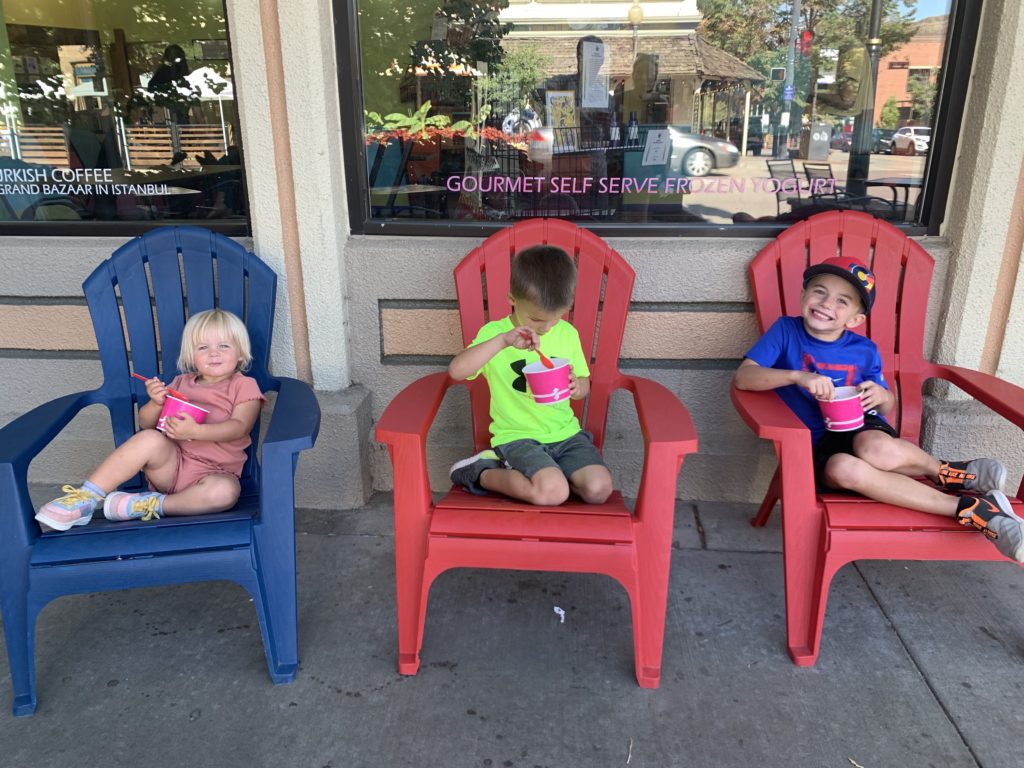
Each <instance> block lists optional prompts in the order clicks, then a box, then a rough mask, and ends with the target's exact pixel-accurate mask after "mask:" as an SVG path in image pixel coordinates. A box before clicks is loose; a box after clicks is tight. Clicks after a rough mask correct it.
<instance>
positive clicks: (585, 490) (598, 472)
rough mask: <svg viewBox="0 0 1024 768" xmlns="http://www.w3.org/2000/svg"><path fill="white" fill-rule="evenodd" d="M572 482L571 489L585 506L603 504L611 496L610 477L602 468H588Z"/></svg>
mask: <svg viewBox="0 0 1024 768" xmlns="http://www.w3.org/2000/svg"><path fill="white" fill-rule="evenodd" d="M588 469H589V470H592V471H584V472H583V473H582V474H581V475H579V477H578V478H574V480H573V489H574V490H575V491H576V493H577V494H578V495H579V497H580V498H581V499H583V501H585V502H586V503H587V504H604V503H605V502H606V501H608V497H609V496H611V495H612V476H611V474H609V472H608V470H607V469H605V468H604V467H592V468H588Z"/></svg>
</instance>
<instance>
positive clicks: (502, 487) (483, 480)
mask: <svg viewBox="0 0 1024 768" xmlns="http://www.w3.org/2000/svg"><path fill="white" fill-rule="evenodd" d="M479 482H480V485H482V486H483V487H484V488H486V489H487V490H489V491H496V492H497V493H503V494H505V495H506V496H511V497H512V498H513V499H519V500H521V501H528V502H530V503H531V504H537V505H539V506H544V507H553V506H557V505H558V504H561V503H562V502H563V501H565V500H566V499H568V498H569V482H568V481H567V480H566V479H565V475H563V474H562V470H560V469H559V468H558V467H545V468H544V469H541V470H538V471H537V472H535V473H534V475H533V477H527V476H526V475H524V474H523V473H522V472H520V471H519V470H518V469H485V470H484V471H483V473H481V475H480V480H479Z"/></svg>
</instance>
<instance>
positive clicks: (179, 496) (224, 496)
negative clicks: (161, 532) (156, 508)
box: [163, 475, 242, 515]
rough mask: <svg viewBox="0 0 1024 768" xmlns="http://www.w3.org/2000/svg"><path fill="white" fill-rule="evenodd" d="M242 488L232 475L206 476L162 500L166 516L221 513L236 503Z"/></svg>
mask: <svg viewBox="0 0 1024 768" xmlns="http://www.w3.org/2000/svg"><path fill="white" fill-rule="evenodd" d="M241 491H242V486H241V485H240V484H239V482H238V478H236V477H235V476H234V475H206V476H205V477H203V478H200V480H199V481H198V482H196V483H194V484H192V485H190V486H189V487H188V488H185V489H184V490H182V491H179V492H178V493H172V494H169V495H168V496H167V498H165V499H164V506H163V511H164V514H167V515H201V514H204V513H206V512H223V511H224V510H226V509H231V507H233V506H234V505H235V502H236V501H238V494H239V493H241Z"/></svg>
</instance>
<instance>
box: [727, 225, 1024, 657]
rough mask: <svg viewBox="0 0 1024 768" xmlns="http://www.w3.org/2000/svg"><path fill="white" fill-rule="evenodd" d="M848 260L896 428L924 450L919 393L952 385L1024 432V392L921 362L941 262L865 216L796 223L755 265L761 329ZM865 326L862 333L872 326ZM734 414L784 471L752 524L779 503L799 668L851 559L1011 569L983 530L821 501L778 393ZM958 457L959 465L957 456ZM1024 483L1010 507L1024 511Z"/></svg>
mask: <svg viewBox="0 0 1024 768" xmlns="http://www.w3.org/2000/svg"><path fill="white" fill-rule="evenodd" d="M837 253H841V254H842V255H843V256H852V257H854V258H856V259H858V260H860V261H861V262H862V263H864V264H867V265H869V266H870V267H871V269H872V271H874V273H875V277H876V279H877V282H876V285H877V294H876V298H875V305H874V307H873V308H872V310H871V314H870V316H869V318H868V321H867V323H866V324H865V325H862V326H860V327H859V328H858V329H857V331H858V332H861V333H865V334H866V335H867V336H868V337H869V338H871V339H872V340H873V341H874V342H875V343H876V344H877V345H878V348H879V351H880V352H881V355H882V361H883V371H884V374H885V378H886V380H887V381H888V382H889V385H890V387H892V388H893V390H894V391H895V393H896V395H897V398H898V400H897V403H898V404H897V409H896V411H894V414H893V417H892V418H891V419H890V420H891V421H893V425H894V426H895V427H896V428H897V429H898V430H899V433H900V437H902V438H904V439H905V440H911V441H913V442H915V443H916V442H918V441H919V439H920V434H921V388H922V385H923V384H924V382H925V380H926V379H930V378H938V379H945V380H946V381H949V382H952V383H953V384H955V385H956V386H958V387H960V388H961V389H963V390H964V391H966V392H967V393H968V394H969V395H971V397H974V398H975V399H977V400H978V401H980V402H981V403H983V404H985V405H986V406H987V407H989V408H991V409H992V410H994V411H995V412H997V413H999V414H1000V415H1002V416H1004V417H1005V418H1007V419H1009V420H1010V421H1011V422H1013V423H1014V424H1016V425H1017V426H1019V427H1021V428H1024V389H1021V388H1020V387H1017V386H1014V385H1012V384H1009V383H1007V382H1004V381H1001V380H999V379H997V378H995V377H994V376H989V375H987V374H984V373H978V372H975V371H970V370H967V369H964V368H958V367H954V366H950V365H938V364H935V363H931V362H929V361H927V360H925V359H924V357H923V354H922V350H923V347H924V327H925V316H926V314H927V307H928V291H929V286H930V283H931V277H932V267H933V265H934V261H933V260H932V257H931V256H929V255H928V253H927V252H926V251H925V250H924V249H923V248H922V247H921V246H920V245H918V244H917V243H916V242H914V241H913V240H911V239H910V238H908V237H907V236H906V235H904V234H903V233H902V232H900V231H899V230H898V229H896V228H895V227H893V226H892V225H890V224H887V223H886V222H884V221H881V220H879V219H875V218H873V217H871V216H868V215H866V214H863V213H854V212H849V211H845V212H839V211H832V212H828V213H822V214H819V215H817V216H812V217H810V218H809V219H807V220H806V221H804V222H801V223H799V224H796V225H794V226H792V227H790V228H789V229H787V230H786V231H785V232H783V233H782V234H781V235H779V237H778V238H777V239H776V240H775V241H774V242H772V243H770V244H769V245H767V246H765V247H764V248H763V249H762V250H761V252H760V253H758V254H757V256H756V257H754V260H753V261H752V262H751V264H750V284H751V288H752V291H753V294H754V303H755V307H756V311H757V321H758V325H759V326H760V328H761V330H762V331H764V330H765V329H767V328H768V327H769V326H770V325H771V324H772V323H773V322H775V320H776V319H777V318H778V317H780V316H782V315H784V314H785V315H798V314H799V312H800V291H801V288H802V284H803V279H802V275H803V272H804V270H805V269H806V268H807V267H808V265H810V264H817V263H819V262H821V261H824V260H825V259H827V258H829V257H832V256H835V255H836V254H837ZM865 326H866V327H865ZM732 400H733V404H734V405H735V406H736V410H737V411H739V414H740V415H741V416H742V417H743V419H744V421H746V422H747V424H748V425H749V426H750V428H751V429H753V430H754V431H755V432H756V433H757V435H758V437H763V438H767V439H769V440H773V441H774V442H775V451H776V453H777V455H778V458H779V469H778V471H777V472H776V473H775V477H774V478H773V479H772V482H771V485H770V486H769V488H768V493H767V495H766V496H765V498H764V502H763V503H762V504H761V508H760V510H759V511H758V513H757V516H756V517H755V518H754V520H753V524H754V525H757V526H760V525H764V524H765V523H766V522H767V521H768V517H769V515H770V514H771V512H772V509H773V507H774V506H775V502H776V501H778V500H780V498H781V501H782V515H783V517H782V538H783V560H784V566H785V584H786V634H787V642H788V646H789V655H790V656H791V657H792V659H793V661H794V663H796V664H797V665H799V666H811V665H813V664H814V662H815V661H816V660H817V658H818V650H819V646H820V643H821V625H822V621H823V619H824V617H825V604H826V602H827V600H828V589H829V584H830V583H831V581H832V577H833V575H834V574H835V573H836V571H838V570H839V569H840V568H841V567H842V566H843V565H845V564H846V563H849V562H852V561H854V560H866V559H883V560H888V559H892V560H1003V559H1004V558H1003V556H1002V555H1000V554H999V552H998V551H997V550H996V548H995V547H993V546H992V544H991V543H989V542H988V541H987V540H986V539H985V537H984V536H982V535H980V534H979V533H978V532H977V531H973V530H970V529H968V528H965V527H963V526H961V525H959V524H958V523H956V522H955V521H954V520H952V519H947V518H944V517H940V516H938V515H930V514H926V513H923V512H915V511H912V510H909V509H905V508H903V507H894V506H890V505H887V504H882V503H880V502H876V501H872V500H870V499H866V498H864V497H863V496H859V495H857V494H850V493H838V492H837V493H818V494H816V493H815V483H814V469H813V465H812V460H811V437H810V431H809V430H808V429H807V428H806V427H805V426H804V424H803V422H801V421H800V420H799V419H798V418H797V417H796V416H795V415H794V414H793V412H792V411H790V409H789V408H788V407H787V406H786V405H785V403H783V402H782V400H781V399H780V398H779V397H778V395H777V394H776V393H775V392H750V391H741V390H738V389H736V388H735V387H733V389H732ZM953 458H959V457H953ZM1022 496H1024V483H1022V484H1021V488H1020V489H1019V490H1018V491H1017V497H1016V498H1011V503H1012V504H1013V505H1014V506H1015V508H1016V511H1018V512H1020V511H1021V510H1020V505H1021V497H1022Z"/></svg>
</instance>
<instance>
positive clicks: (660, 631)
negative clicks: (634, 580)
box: [627, 561, 668, 688]
mask: <svg viewBox="0 0 1024 768" xmlns="http://www.w3.org/2000/svg"><path fill="white" fill-rule="evenodd" d="M638 581H639V583H638V584H637V588H636V589H635V590H633V591H631V592H630V595H629V600H630V605H631V607H632V614H633V655H634V658H635V665H636V681H637V683H639V684H640V687H641V688H657V687H658V686H659V685H661V658H662V650H663V647H664V641H665V609H666V605H667V603H668V563H667V561H666V562H665V564H664V567H661V566H658V567H655V568H653V569H650V570H649V571H648V572H647V573H645V574H643V575H641V576H639V578H638ZM627 591H630V590H627Z"/></svg>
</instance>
